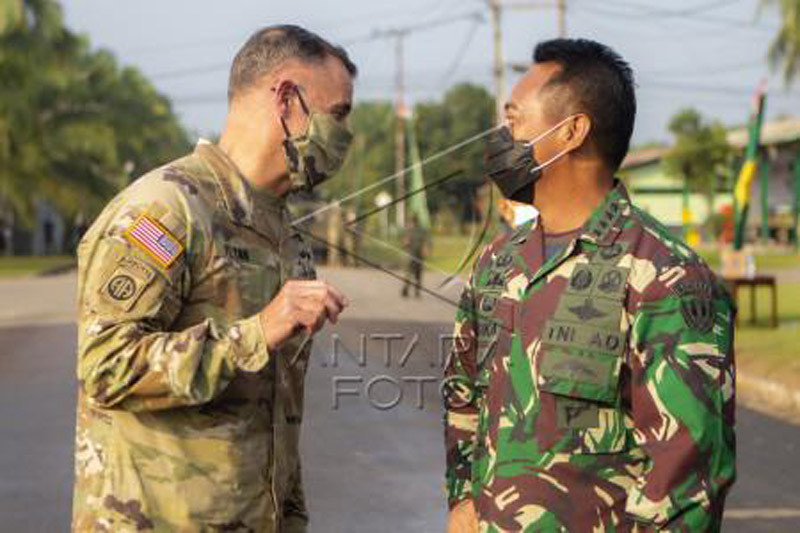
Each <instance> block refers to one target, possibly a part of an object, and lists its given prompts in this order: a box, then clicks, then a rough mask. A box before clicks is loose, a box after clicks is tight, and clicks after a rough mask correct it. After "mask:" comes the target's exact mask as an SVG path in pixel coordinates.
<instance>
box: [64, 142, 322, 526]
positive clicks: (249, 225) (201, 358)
mask: <svg viewBox="0 0 800 533" xmlns="http://www.w3.org/2000/svg"><path fill="white" fill-rule="evenodd" d="M78 265H79V287H78V305H79V323H78V372H77V373H78V379H79V382H80V388H79V397H78V413H77V429H76V444H75V475H76V480H75V494H74V504H73V530H74V531H108V532H114V533H118V532H125V531H165V532H166V531H169V532H189V531H192V532H194V531H203V532H205V531H229V532H245V531H248V532H273V531H305V529H306V522H307V516H306V510H305V504H304V497H303V489H302V483H301V474H300V458H299V456H298V439H299V434H300V421H301V414H302V410H303V403H302V400H303V381H304V376H305V368H306V366H307V360H308V359H307V357H308V352H309V346H308V343H303V340H304V339H303V338H301V336H300V335H297V336H296V337H297V338H293V339H290V340H289V341H288V342H287V343H286V345H284V346H283V347H281V349H280V350H275V351H273V352H269V351H268V350H267V346H266V344H265V341H264V338H263V333H262V330H261V325H260V322H259V318H258V313H259V311H260V310H261V309H262V308H263V307H264V305H265V304H267V303H268V302H269V301H270V300H271V299H272V298H273V297H274V296H275V295H276V293H277V291H278V290H279V288H280V287H281V284H282V283H283V282H284V280H286V279H287V278H313V277H314V276H315V272H314V268H313V263H312V258H311V253H310V250H309V248H308V247H307V246H306V245H305V244H304V243H303V241H302V240H301V238H300V236H299V235H298V234H297V233H296V232H294V231H293V230H292V229H291V227H290V225H289V215H288V212H287V210H286V207H285V202H284V201H283V200H282V199H279V198H277V197H274V196H270V195H269V194H266V193H264V192H257V191H254V190H253V189H252V188H251V187H249V186H248V183H247V182H246V181H245V180H244V179H243V177H242V176H241V175H240V174H239V173H238V172H237V170H236V169H235V168H234V166H233V163H231V162H230V160H229V159H227V157H226V156H225V154H224V153H223V152H222V151H221V150H219V148H217V147H216V146H215V145H213V144H210V143H207V142H204V141H201V143H200V144H198V146H197V148H196V150H195V152H194V153H193V154H191V155H189V156H187V157H184V158H182V159H179V160H177V161H175V162H173V163H171V164H168V165H166V166H165V167H162V168H160V169H157V170H155V171H153V172H150V173H148V174H147V175H145V176H143V177H142V178H140V179H139V180H137V181H136V182H135V183H133V184H132V185H131V186H129V187H128V188H127V189H126V190H125V191H123V192H122V193H121V194H120V195H119V196H118V197H117V198H115V199H114V200H113V201H112V202H111V203H110V204H109V205H108V206H107V207H106V209H105V210H104V211H103V213H102V214H101V215H100V217H99V218H98V219H97V221H96V222H95V223H94V224H93V225H92V227H91V229H90V230H89V231H88V233H87V234H86V236H85V237H84V239H83V240H82V241H81V243H80V245H79V250H78Z"/></svg>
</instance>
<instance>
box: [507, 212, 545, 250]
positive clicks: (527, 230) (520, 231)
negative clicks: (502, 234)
mask: <svg viewBox="0 0 800 533" xmlns="http://www.w3.org/2000/svg"><path fill="white" fill-rule="evenodd" d="M537 227H539V216H538V215H537V216H535V217H533V218H532V219H530V220H526V221H525V222H523V223H522V224H520V225H519V226H517V227H515V228H513V229H512V230H511V236H510V237H509V239H508V242H510V243H511V244H523V243H524V242H525V241H527V240H528V237H529V236H530V235H531V234H532V233H533V232H534V231H536V228H537Z"/></svg>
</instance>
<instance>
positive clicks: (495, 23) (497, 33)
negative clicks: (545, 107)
mask: <svg viewBox="0 0 800 533" xmlns="http://www.w3.org/2000/svg"><path fill="white" fill-rule="evenodd" d="M489 10H490V12H491V18H492V30H493V41H494V67H493V69H492V72H493V77H494V101H495V122H496V123H497V124H500V123H501V122H502V121H503V106H504V105H505V101H506V69H505V63H504V61H503V28H502V6H501V5H500V0H489Z"/></svg>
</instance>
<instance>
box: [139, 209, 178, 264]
mask: <svg viewBox="0 0 800 533" xmlns="http://www.w3.org/2000/svg"><path fill="white" fill-rule="evenodd" d="M125 238H126V239H128V240H129V241H130V242H132V243H133V244H135V245H136V246H138V247H139V248H140V249H141V250H143V251H144V252H146V253H147V255H149V256H150V257H152V258H153V259H155V260H156V262H158V264H159V265H161V266H162V267H164V268H169V267H170V266H172V264H173V263H174V262H175V261H176V260H177V259H178V258H179V257H180V256H181V254H182V253H183V245H182V244H181V243H180V242H178V239H176V238H175V237H174V236H173V235H172V234H171V233H170V232H169V230H168V229H167V228H165V227H164V226H162V225H161V224H160V223H159V222H158V221H157V220H155V219H153V218H151V217H149V216H147V215H141V216H140V217H139V218H137V219H136V222H134V223H133V225H132V226H131V227H130V228H128V229H127V230H125Z"/></svg>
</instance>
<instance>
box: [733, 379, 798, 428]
mask: <svg viewBox="0 0 800 533" xmlns="http://www.w3.org/2000/svg"><path fill="white" fill-rule="evenodd" d="M736 393H737V396H738V400H739V401H740V402H741V403H742V404H743V405H745V406H746V407H748V408H750V409H753V410H755V411H758V412H760V413H764V414H766V415H769V416H773V417H776V418H780V419H782V420H785V421H787V422H791V423H792V424H800V390H795V389H793V388H790V387H788V386H786V385H784V384H782V383H778V382H776V381H772V380H769V379H765V378H762V377H757V376H753V375H751V374H747V373H742V372H737V373H736Z"/></svg>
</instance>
